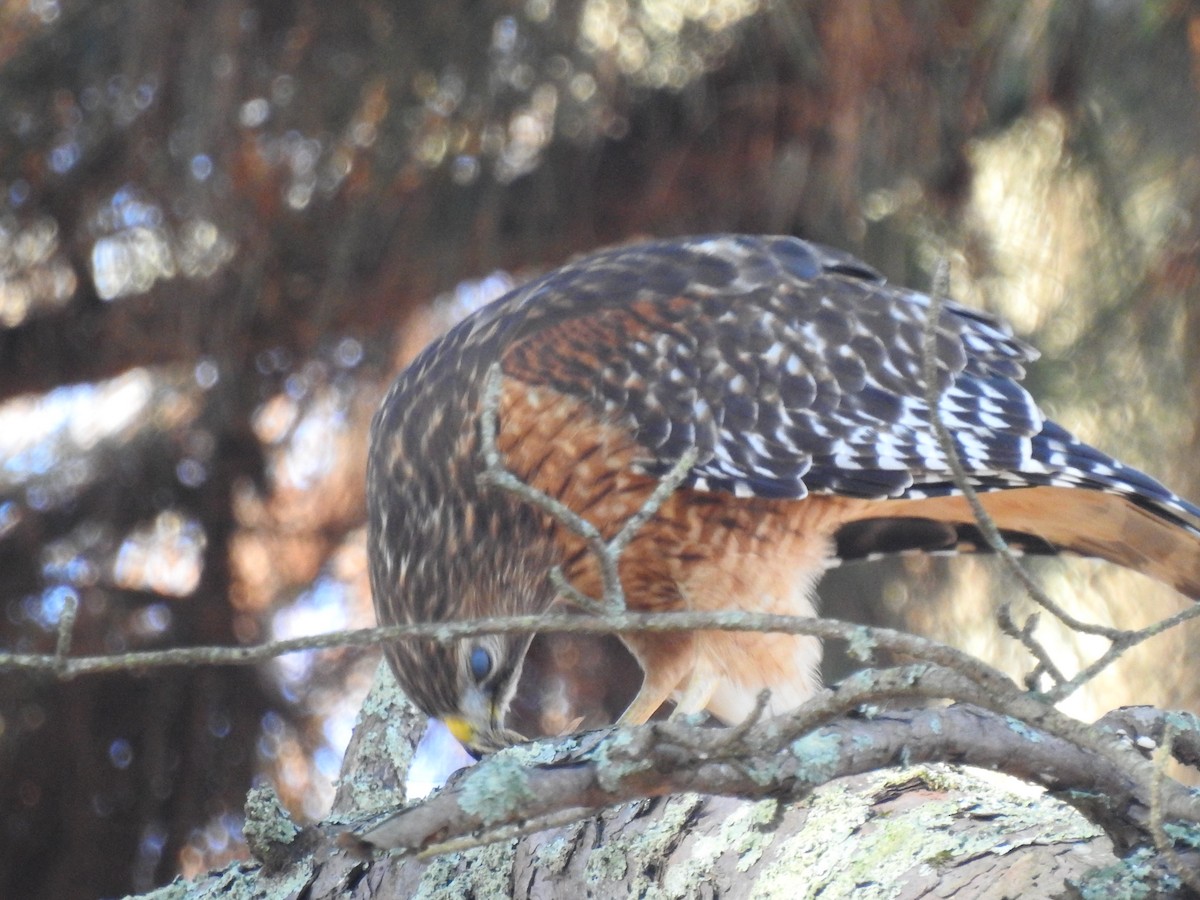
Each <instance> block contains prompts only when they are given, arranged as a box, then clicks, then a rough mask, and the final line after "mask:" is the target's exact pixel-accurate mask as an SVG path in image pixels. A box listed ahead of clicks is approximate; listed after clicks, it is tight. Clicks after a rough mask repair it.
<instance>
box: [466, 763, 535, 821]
mask: <svg viewBox="0 0 1200 900" xmlns="http://www.w3.org/2000/svg"><path fill="white" fill-rule="evenodd" d="M533 799H534V793H533V788H531V787H530V785H529V769H528V767H527V765H526V764H525V763H523V762H522V761H521V760H519V759H514V758H513V757H512V756H506V755H505V754H501V753H497V754H496V755H495V756H493V757H492V758H491V759H489V760H488V761H487V762H486V763H484V764H482V765H478V766H476V767H475V768H473V769H472V770H471V771H470V772H469V773H468V774H467V777H466V778H465V779H464V780H463V782H462V788H461V790H460V792H459V798H458V805H459V806H461V807H462V809H463V811H464V812H468V813H470V814H471V815H473V816H478V817H479V819H480V821H482V822H483V823H484V824H485V825H494V824H495V823H497V822H503V821H506V820H508V819H511V818H512V817H513V816H514V815H515V814H517V813H519V812H520V811H521V810H523V809H526V808H528V806H529V803H530V801H532V800H533Z"/></svg>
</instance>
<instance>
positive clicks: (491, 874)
mask: <svg viewBox="0 0 1200 900" xmlns="http://www.w3.org/2000/svg"><path fill="white" fill-rule="evenodd" d="M516 847H517V842H516V841H500V842H497V843H495V844H488V845H486V846H483V847H474V848H472V849H470V850H464V851H463V852H462V853H449V854H446V855H445V856H435V857H434V858H433V859H432V860H430V862H429V866H428V867H427V868H426V869H425V871H424V872H423V873H422V875H421V883H420V884H419V885H418V886H417V891H416V893H415V894H413V897H412V900H475V898H480V897H509V896H511V895H512V880H513V865H514V864H515V862H516Z"/></svg>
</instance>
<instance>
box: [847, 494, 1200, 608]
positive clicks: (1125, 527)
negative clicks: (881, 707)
mask: <svg viewBox="0 0 1200 900" xmlns="http://www.w3.org/2000/svg"><path fill="white" fill-rule="evenodd" d="M979 499H980V502H981V503H982V504H983V507H984V509H985V510H987V512H988V514H989V516H990V517H991V518H992V520H993V522H995V524H996V526H997V527H998V528H999V529H1000V532H1001V535H1002V536H1003V537H1004V538H1005V540H1006V542H1008V544H1009V545H1010V546H1011V547H1012V548H1013V549H1014V550H1016V551H1019V552H1023V553H1034V554H1056V553H1077V554H1080V555H1082V556H1091V557H1096V558H1099V559H1104V560H1108V561H1109V562H1112V563H1116V564H1117V565H1119V566H1124V567H1125V568H1128V569H1133V570H1134V571H1136V572H1141V573H1143V574H1145V575H1149V576H1150V577H1151V578H1155V579H1157V580H1159V581H1161V582H1164V583H1165V584H1169V585H1171V586H1172V587H1173V588H1175V589H1176V590H1177V591H1179V592H1180V593H1182V594H1185V595H1186V596H1188V597H1190V598H1192V599H1193V600H1200V530H1198V529H1197V527H1196V525H1194V524H1192V523H1191V522H1189V521H1188V520H1187V519H1186V518H1184V515H1186V514H1188V513H1190V512H1191V511H1192V510H1194V509H1195V507H1192V506H1191V505H1190V504H1187V503H1186V502H1185V501H1178V502H1173V503H1172V504H1171V505H1170V506H1165V505H1163V504H1162V503H1160V502H1159V501H1158V498H1153V499H1150V498H1146V497H1141V496H1138V495H1136V494H1129V493H1112V492H1111V491H1106V490H1096V489H1090V488H1086V487H1056V486H1038V487H1025V488H1011V489H1007V490H993V491H989V492H986V493H981V494H979ZM1197 515H1198V516H1200V511H1197ZM990 549H991V548H990V547H989V546H988V544H987V542H986V541H985V540H984V537H983V535H982V534H981V532H980V529H979V525H978V523H977V522H976V521H975V517H974V515H973V514H972V512H971V508H970V506H969V505H968V503H967V502H966V500H965V499H964V498H963V497H961V496H945V497H932V498H925V499H913V500H907V499H901V500H890V501H884V502H881V503H871V504H868V505H866V506H865V507H864V508H863V510H862V512H861V514H859V515H857V516H856V517H855V519H854V521H851V522H848V523H846V524H845V525H843V526H842V527H841V528H840V529H839V531H838V532H837V534H836V551H835V556H836V557H837V558H838V559H839V560H845V561H848V560H853V559H863V558H866V557H870V556H878V555H884V554H890V553H899V552H905V551H925V552H959V553H973V552H987V551H989V550H990Z"/></svg>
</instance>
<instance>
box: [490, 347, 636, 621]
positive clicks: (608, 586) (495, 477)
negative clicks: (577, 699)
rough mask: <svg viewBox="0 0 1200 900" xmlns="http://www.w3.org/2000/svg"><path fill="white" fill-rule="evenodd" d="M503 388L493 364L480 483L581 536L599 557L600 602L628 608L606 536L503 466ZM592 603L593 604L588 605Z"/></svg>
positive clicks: (587, 603) (563, 504)
mask: <svg viewBox="0 0 1200 900" xmlns="http://www.w3.org/2000/svg"><path fill="white" fill-rule="evenodd" d="M502 386H503V372H502V370H501V368H500V364H499V363H493V364H492V365H491V367H490V368H489V369H488V371H487V375H486V376H484V380H483V397H482V400H481V403H482V409H481V411H480V415H479V437H480V441H481V443H482V445H483V461H484V465H485V468H484V471H482V472H480V473H479V481H480V483H481V484H489V485H492V486H493V487H498V488H501V489H502V490H505V491H508V492H509V493H511V494H513V495H515V496H517V497H519V498H520V499H522V500H524V501H525V502H527V503H530V504H532V505H533V506H536V507H537V508H538V509H540V510H542V511H543V512H545V513H546V514H548V515H549V516H551V517H552V518H554V519H555V520H557V521H558V522H559V523H561V524H562V525H564V526H565V527H566V528H568V529H570V530H571V531H573V532H575V534H577V535H578V536H579V537H581V538H582V539H583V540H584V542H585V543H586V544H587V545H588V548H589V549H590V550H591V551H592V554H593V555H594V556H595V557H596V560H597V562H598V563H599V565H600V579H601V583H602V584H603V585H604V597H603V599H602V600H601V601H599V603H600V604H601V605H603V606H610V607H614V608H616V609H624V608H625V591H624V589H623V588H622V586H621V578H620V576H619V575H618V574H617V563H616V560H615V559H613V558H612V556H611V554H609V553H608V545H607V544H606V542H605V540H604V535H602V534H601V533H600V530H599V529H598V528H596V526H595V525H593V524H592V523H591V522H589V521H588V520H587V519H585V518H584V517H583V516H581V515H579V514H578V513H576V512H575V510H573V509H571V508H570V507H569V506H567V505H566V504H565V503H562V502H560V501H559V500H556V499H555V498H554V497H551V496H550V495H549V494H547V493H546V492H545V491H539V490H538V489H537V488H535V487H533V485H531V484H528V483H527V482H525V481H524V480H522V479H520V478H518V477H517V476H516V475H514V474H513V473H512V472H510V471H509V470H508V468H507V467H506V466H505V465H504V461H503V459H502V458H501V454H500V448H499V447H498V446H497V444H496V440H497V435H498V434H499V431H500V426H499V421H500V391H501V388H502ZM576 595H577V596H573V597H572V599H574V600H576V602H579V601H580V600H585V602H584V603H583V604H581V605H585V606H591V607H594V606H595V604H596V603H597V601H595V600H594V599H592V598H585V596H584V595H582V594H579V592H576ZM586 601H590V602H586Z"/></svg>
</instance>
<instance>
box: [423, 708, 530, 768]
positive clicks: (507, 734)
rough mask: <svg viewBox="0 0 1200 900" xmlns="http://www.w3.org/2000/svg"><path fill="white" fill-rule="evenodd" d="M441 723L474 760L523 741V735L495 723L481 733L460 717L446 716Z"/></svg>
mask: <svg viewBox="0 0 1200 900" xmlns="http://www.w3.org/2000/svg"><path fill="white" fill-rule="evenodd" d="M442 722H443V723H444V724H445V726H446V728H447V729H448V730H449V731H450V733H451V734H452V735H454V739H455V740H457V741H458V742H459V743H460V744H462V745H463V746H464V747H466V748H467V750H468V752H470V753H471V755H472V756H474V757H476V758H478V757H480V756H482V755H483V754H484V753H491V752H493V751H495V750H503V749H504V748H505V747H511V746H512V745H513V744H520V743H523V742H524V741H525V736H524V735H522V734H518V733H517V732H515V731H513V730H512V729H511V728H505V727H504V726H503V725H501V724H500V723H496V724H495V725H494V726H493V727H492V728H489V729H488V730H487V731H481V730H480V729H478V728H476V727H475V726H474V724H472V723H471V722H470V721H468V720H467V719H466V718H464V717H462V716H446V718H444V719H443V720H442Z"/></svg>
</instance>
